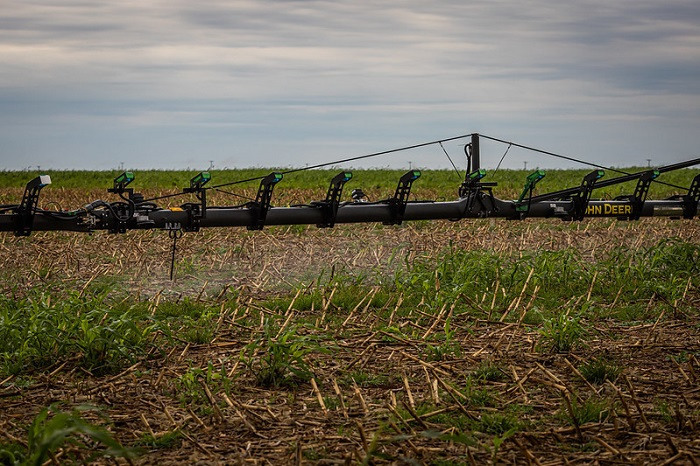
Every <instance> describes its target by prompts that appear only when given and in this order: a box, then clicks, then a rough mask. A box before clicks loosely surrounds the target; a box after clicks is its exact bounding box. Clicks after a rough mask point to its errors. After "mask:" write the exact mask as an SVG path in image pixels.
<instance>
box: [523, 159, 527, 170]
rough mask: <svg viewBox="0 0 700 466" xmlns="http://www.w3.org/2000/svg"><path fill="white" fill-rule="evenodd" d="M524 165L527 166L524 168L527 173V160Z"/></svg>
mask: <svg viewBox="0 0 700 466" xmlns="http://www.w3.org/2000/svg"><path fill="white" fill-rule="evenodd" d="M523 164H524V165H525V167H524V168H523V170H525V171H527V160H526V161H524V162H523Z"/></svg>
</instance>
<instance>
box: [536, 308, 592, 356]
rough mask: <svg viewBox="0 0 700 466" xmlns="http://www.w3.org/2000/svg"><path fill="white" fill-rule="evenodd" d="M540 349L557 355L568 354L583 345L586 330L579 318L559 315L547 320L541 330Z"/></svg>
mask: <svg viewBox="0 0 700 466" xmlns="http://www.w3.org/2000/svg"><path fill="white" fill-rule="evenodd" d="M540 334H541V335H542V339H541V340H540V348H541V349H543V350H546V351H552V352H555V353H567V352H569V351H571V349H573V348H574V347H575V346H576V345H579V344H580V343H581V340H582V339H583V335H584V328H583V326H582V325H581V319H580V317H577V316H570V315H567V314H563V313H562V314H558V315H556V316H554V317H552V318H549V319H545V320H544V322H543V327H542V329H540Z"/></svg>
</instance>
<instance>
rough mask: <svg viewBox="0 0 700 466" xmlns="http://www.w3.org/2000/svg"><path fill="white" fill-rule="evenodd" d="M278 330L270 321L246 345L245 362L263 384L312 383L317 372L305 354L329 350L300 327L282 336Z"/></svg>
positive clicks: (264, 385) (266, 385) (269, 385)
mask: <svg viewBox="0 0 700 466" xmlns="http://www.w3.org/2000/svg"><path fill="white" fill-rule="evenodd" d="M278 331H279V329H278V328H277V327H276V326H274V325H272V324H271V323H270V321H269V320H268V321H266V322H265V327H264V330H263V332H262V335H261V336H259V337H258V338H257V339H256V340H255V341H253V342H251V343H249V344H248V345H247V346H246V348H245V352H244V354H243V355H242V356H241V360H242V362H243V363H244V364H245V366H246V367H247V368H248V370H250V371H251V372H252V373H253V375H254V377H255V379H256V381H257V383H258V385H260V386H262V387H285V386H286V387H288V386H295V385H298V384H299V383H301V382H308V381H309V380H310V379H311V377H313V371H312V368H311V366H310V365H309V363H308V362H307V361H306V359H305V357H306V356H308V355H310V354H312V353H325V352H328V351H329V350H328V349H326V348H324V347H322V346H321V345H320V344H319V343H318V342H317V341H316V340H315V339H314V338H312V337H308V336H303V335H300V334H298V333H297V327H290V328H289V329H287V330H285V331H284V332H283V333H282V334H281V335H279V336H277V333H278Z"/></svg>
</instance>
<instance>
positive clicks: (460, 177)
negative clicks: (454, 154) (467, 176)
mask: <svg viewBox="0 0 700 466" xmlns="http://www.w3.org/2000/svg"><path fill="white" fill-rule="evenodd" d="M438 144H440V149H442V151H443V152H444V153H445V157H447V160H449V161H450V163H451V164H452V168H454V169H455V173H456V174H457V178H459V179H460V180H461V179H462V175H461V174H460V173H459V170H457V166H456V165H455V163H454V162H453V161H452V158H451V157H450V154H448V153H447V151H446V150H445V147H444V146H443V145H442V141H440V142H439V143H438Z"/></svg>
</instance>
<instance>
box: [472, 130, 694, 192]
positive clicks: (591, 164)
mask: <svg viewBox="0 0 700 466" xmlns="http://www.w3.org/2000/svg"><path fill="white" fill-rule="evenodd" d="M479 136H481V137H482V138H484V139H490V140H491V141H496V142H500V143H503V144H509V145H513V146H515V147H519V148H521V149H526V150H531V151H533V152H539V153H540V154H544V155H549V156H552V157H556V158H558V159H564V160H569V161H570V162H576V163H581V164H584V165H589V166H591V167H595V168H602V169H603V170H607V171H611V172H615V173H620V174H622V175H631V173H628V172H626V171H623V170H618V169H616V168H612V167H606V166H603V165H598V164H596V163H593V162H587V161H585V160H581V159H577V158H574V157H568V156H566V155H562V154H557V153H555V152H549V151H546V150H542V149H537V148H536V147H530V146H525V145H522V144H518V143H516V142H511V141H505V140H503V139H499V138H494V137H491V136H486V135H485V134H479ZM654 182H655V183H660V184H663V185H665V186H670V187H672V188H677V189H682V190H687V189H688V188H686V187H683V186H678V185H675V184H672V183H666V182H663V181H659V180H654Z"/></svg>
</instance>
